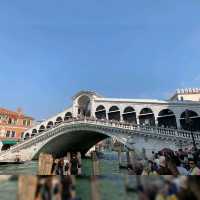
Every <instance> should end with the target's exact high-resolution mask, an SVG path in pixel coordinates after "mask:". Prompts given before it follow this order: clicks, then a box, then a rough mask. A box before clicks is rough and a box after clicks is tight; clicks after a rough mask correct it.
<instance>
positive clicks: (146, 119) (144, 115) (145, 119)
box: [139, 108, 155, 126]
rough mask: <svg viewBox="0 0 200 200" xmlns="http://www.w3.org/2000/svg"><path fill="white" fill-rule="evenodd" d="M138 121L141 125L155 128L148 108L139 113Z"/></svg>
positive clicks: (153, 117) (152, 114) (151, 113)
mask: <svg viewBox="0 0 200 200" xmlns="http://www.w3.org/2000/svg"><path fill="white" fill-rule="evenodd" d="M139 121H140V124H141V125H148V126H155V116H154V113H153V111H152V110H151V109H150V108H143V109H142V110H141V111H140V115H139Z"/></svg>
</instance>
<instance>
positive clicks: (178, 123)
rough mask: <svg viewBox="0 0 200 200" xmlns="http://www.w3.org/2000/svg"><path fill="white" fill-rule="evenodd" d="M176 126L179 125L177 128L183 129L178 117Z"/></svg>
mask: <svg viewBox="0 0 200 200" xmlns="http://www.w3.org/2000/svg"><path fill="white" fill-rule="evenodd" d="M176 124H177V128H178V129H181V123H180V119H179V117H177V116H176Z"/></svg>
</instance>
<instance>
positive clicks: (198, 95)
mask: <svg viewBox="0 0 200 200" xmlns="http://www.w3.org/2000/svg"><path fill="white" fill-rule="evenodd" d="M170 100H171V101H200V88H186V89H178V90H176V93H175V94H174V95H173V96H172V97H171V98H170Z"/></svg>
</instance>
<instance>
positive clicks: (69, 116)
mask: <svg viewBox="0 0 200 200" xmlns="http://www.w3.org/2000/svg"><path fill="white" fill-rule="evenodd" d="M71 118H72V113H71V112H67V113H66V114H65V118H64V121H67V120H69V119H71Z"/></svg>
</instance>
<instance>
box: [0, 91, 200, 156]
mask: <svg viewBox="0 0 200 200" xmlns="http://www.w3.org/2000/svg"><path fill="white" fill-rule="evenodd" d="M188 119H189V122H190V123H188ZM191 130H192V131H193V132H194V137H195V140H196V143H197V145H199V144H200V103H198V102H191V101H160V100H151V99H115V98H104V97H102V96H100V95H98V94H97V93H95V92H90V91H81V92H79V93H78V94H76V95H75V96H74V97H73V102H72V106H71V107H69V108H67V109H66V110H64V111H63V112H62V113H59V114H57V115H55V116H54V117H52V118H49V119H47V120H45V121H43V122H42V123H41V124H39V125H37V126H35V127H32V128H31V129H30V130H28V131H27V132H25V133H24V135H23V138H22V141H21V142H20V143H19V144H17V145H15V146H13V147H11V148H10V149H9V150H7V151H4V152H1V153H0V159H1V160H4V159H13V158H15V157H16V155H20V156H21V157H22V159H24V160H31V159H37V158H38V155H39V153H40V152H48V153H52V154H54V155H55V156H56V157H59V156H63V155H65V154H66V152H68V151H81V152H83V153H85V152H87V150H89V149H90V148H91V147H92V146H93V145H95V144H96V143H97V142H99V141H101V140H103V139H105V138H107V137H111V138H114V139H116V140H118V141H119V142H121V143H123V144H124V145H126V146H127V147H128V148H130V149H138V150H141V149H142V148H145V149H146V150H149V151H152V150H154V151H157V150H160V149H161V148H163V147H169V148H172V149H178V148H182V147H189V146H191V144H192V137H191Z"/></svg>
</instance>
